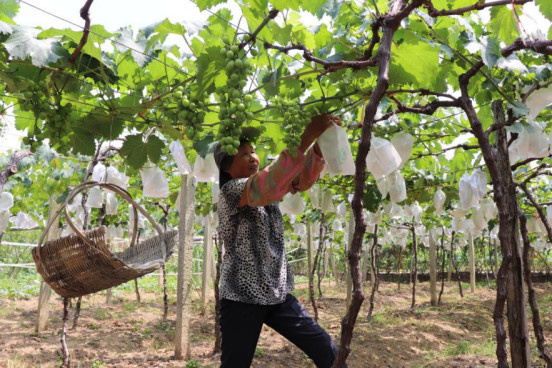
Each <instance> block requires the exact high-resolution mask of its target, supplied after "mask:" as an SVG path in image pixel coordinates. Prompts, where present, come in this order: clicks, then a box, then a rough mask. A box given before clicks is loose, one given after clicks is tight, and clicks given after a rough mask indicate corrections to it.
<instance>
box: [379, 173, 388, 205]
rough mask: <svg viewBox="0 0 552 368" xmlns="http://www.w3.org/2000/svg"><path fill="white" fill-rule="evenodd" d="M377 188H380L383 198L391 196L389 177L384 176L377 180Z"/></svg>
mask: <svg viewBox="0 0 552 368" xmlns="http://www.w3.org/2000/svg"><path fill="white" fill-rule="evenodd" d="M376 186H377V187H378V191H379V192H380V194H381V198H384V199H385V197H387V194H389V182H388V181H387V177H386V176H384V177H382V178H379V179H376Z"/></svg>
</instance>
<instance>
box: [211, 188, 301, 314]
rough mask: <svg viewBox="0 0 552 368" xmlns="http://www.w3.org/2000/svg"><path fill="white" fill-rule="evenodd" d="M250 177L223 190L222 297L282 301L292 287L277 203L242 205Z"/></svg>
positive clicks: (275, 302)
mask: <svg viewBox="0 0 552 368" xmlns="http://www.w3.org/2000/svg"><path fill="white" fill-rule="evenodd" d="M247 180H248V178H242V179H234V180H231V181H229V182H227V183H226V184H224V186H223V187H222V188H221V190H220V198H219V205H218V213H219V230H220V236H221V238H222V242H223V245H224V256H223V260H222V267H221V287H220V297H221V298H224V299H230V300H235V301H239V302H244V303H252V304H262V305H271V304H278V303H282V302H283V301H284V300H285V298H286V295H287V294H288V293H289V292H290V291H292V290H293V288H294V284H293V276H292V274H291V270H290V268H289V265H288V262H287V259H286V252H285V246H284V229H283V227H284V224H283V219H282V213H281V212H280V209H279V208H278V204H277V203H272V204H269V205H267V206H264V207H249V206H244V207H239V203H240V198H241V196H242V193H243V191H244V189H245V185H246V183H247Z"/></svg>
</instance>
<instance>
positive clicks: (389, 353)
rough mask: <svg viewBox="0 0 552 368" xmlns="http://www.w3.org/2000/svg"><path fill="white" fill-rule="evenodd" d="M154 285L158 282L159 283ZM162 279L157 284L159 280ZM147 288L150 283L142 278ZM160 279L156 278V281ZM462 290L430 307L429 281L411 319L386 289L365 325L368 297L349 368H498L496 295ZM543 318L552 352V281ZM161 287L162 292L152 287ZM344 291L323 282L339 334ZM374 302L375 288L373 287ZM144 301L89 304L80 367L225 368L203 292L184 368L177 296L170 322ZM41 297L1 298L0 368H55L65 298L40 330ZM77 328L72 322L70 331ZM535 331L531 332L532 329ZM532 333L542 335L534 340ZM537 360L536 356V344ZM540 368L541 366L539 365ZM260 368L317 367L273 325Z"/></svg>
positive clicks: (77, 355)
mask: <svg viewBox="0 0 552 368" xmlns="http://www.w3.org/2000/svg"><path fill="white" fill-rule="evenodd" d="M149 279H154V277H151V278H149ZM155 279H156V278H155ZM141 282H142V281H141ZM150 282H151V281H150ZM457 287H458V285H457V284H456V283H453V284H450V285H449V284H446V287H445V292H444V294H443V303H442V305H441V306H439V307H432V306H431V305H430V304H429V284H428V283H421V284H418V286H417V295H416V296H417V299H416V300H417V301H418V302H417V308H416V310H415V312H414V313H411V312H410V301H411V288H410V285H407V284H403V285H401V288H400V290H398V289H397V284H396V283H383V284H382V285H381V286H380V291H379V293H377V294H376V301H375V309H374V315H373V319H372V321H371V322H368V321H367V319H366V313H367V310H368V300H366V302H365V303H364V305H363V307H362V309H361V314H360V316H359V318H358V321H357V324H356V329H355V336H354V338H353V344H352V353H351V355H350V357H349V359H348V364H349V367H351V368H361V367H362V368H365V367H393V368H398V367H496V357H495V352H494V350H495V347H496V344H495V342H494V338H493V337H494V326H493V324H492V309H493V306H494V299H495V291H494V290H491V289H488V288H487V287H486V283H485V284H478V287H477V289H476V292H475V293H474V294H471V293H470V292H469V285H467V284H463V287H464V295H465V296H464V298H463V299H462V298H460V296H459V295H458V289H457ZM536 288H537V294H538V300H539V307H540V311H541V319H542V323H543V327H544V331H545V336H546V339H547V342H548V348H549V349H552V344H551V342H552V284H550V283H540V284H537V285H536ZM153 289H155V288H153ZM344 290H345V287H344V286H343V285H341V286H339V287H336V286H335V283H334V282H333V281H324V282H323V286H322V291H323V298H322V299H321V301H320V320H319V323H320V324H321V325H322V326H323V327H324V328H325V329H326V330H327V331H328V332H329V333H330V334H331V335H332V336H333V337H334V338H337V337H338V334H339V331H340V320H341V317H342V316H343V315H344V312H345V292H344ZM295 294H296V296H297V297H298V298H299V300H300V301H301V302H302V303H303V305H304V306H305V307H306V308H307V310H308V311H309V312H312V307H311V306H310V304H309V303H308V300H307V295H308V288H307V285H305V284H299V285H298V287H297V290H296V292H295ZM366 295H367V297H368V295H369V284H368V285H367V287H366ZM141 297H142V301H141V303H138V302H136V297H135V294H134V291H133V289H132V287H131V286H130V284H129V286H126V287H124V288H123V289H122V290H121V289H120V287H119V289H116V291H115V292H114V297H113V299H112V303H111V304H110V305H109V306H106V305H105V296H104V295H102V294H101V293H100V294H96V295H92V296H87V297H85V298H84V299H83V307H82V311H81V317H80V319H79V326H78V328H77V330H76V331H69V335H68V345H69V349H70V351H71V358H72V367H83V368H85V367H92V368H99V367H124V368H129V367H218V362H219V356H218V355H212V354H211V351H212V349H213V344H214V317H213V309H214V306H213V304H211V308H210V312H209V313H208V315H207V316H201V315H200V314H199V293H195V294H194V298H195V300H194V308H193V309H194V315H193V318H192V322H191V325H192V337H191V338H192V344H193V345H192V351H191V354H192V361H188V362H184V361H176V360H173V359H172V358H171V356H172V355H173V353H174V345H173V341H174V336H175V327H174V326H175V322H174V321H175V308H176V305H175V300H174V299H175V295H174V294H172V293H171V294H170V305H169V321H168V323H166V324H163V323H162V321H161V320H162V293H154V292H152V290H151V288H148V287H145V288H142V285H141ZM37 299H38V298H37V296H36V295H31V296H25V297H23V298H22V297H18V296H14V295H11V296H6V295H4V296H2V297H1V299H0V331H2V333H1V334H0V367H10V368H11V367H18V368H19V367H21V368H26V367H55V366H58V358H57V351H58V350H59V348H60V343H59V334H60V330H61V315H62V301H61V299H60V298H53V302H52V305H51V306H52V308H51V313H50V323H49V328H48V330H47V331H46V332H45V333H43V334H40V335H37V334H35V333H34V323H35V318H36V305H37ZM70 325H71V324H70ZM531 330H532V328H531ZM531 335H533V334H531ZM532 351H533V363H534V364H535V363H537V364H542V363H541V361H539V360H538V358H537V351H536V343H535V341H533V342H532ZM534 366H540V365H534ZM252 367H263V368H276V367H314V365H313V364H312V363H310V361H309V360H308V359H307V358H306V356H305V355H304V354H303V353H302V352H301V351H300V350H299V349H297V348H296V347H294V346H293V345H291V344H290V343H288V342H287V341H286V340H285V339H284V338H282V337H281V336H279V335H278V334H277V333H276V332H275V331H273V330H271V329H270V328H268V327H265V328H264V329H263V332H262V334H261V338H260V341H259V344H258V348H257V351H256V354H255V358H254V361H253V365H252Z"/></svg>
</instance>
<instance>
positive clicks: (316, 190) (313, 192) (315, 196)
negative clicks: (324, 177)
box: [307, 184, 322, 209]
mask: <svg viewBox="0 0 552 368" xmlns="http://www.w3.org/2000/svg"><path fill="white" fill-rule="evenodd" d="M320 192H321V189H320V186H319V185H318V184H314V185H313V186H311V187H310V188H309V189H308V190H307V195H308V196H309V198H310V200H311V203H312V208H314V209H320V205H321V203H320V202H321V201H320V198H321V197H322V195H321V193H320Z"/></svg>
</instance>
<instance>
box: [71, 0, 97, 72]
mask: <svg viewBox="0 0 552 368" xmlns="http://www.w3.org/2000/svg"><path fill="white" fill-rule="evenodd" d="M93 1H94V0H86V3H85V4H84V6H83V7H82V8H81V10H80V16H81V18H82V19H84V29H83V31H82V37H81V40H80V42H79V45H78V46H77V48H76V49H75V51H73V53H72V54H71V56H70V57H69V61H68V62H67V66H69V67H70V66H71V65H73V63H74V62H75V60H76V59H77V57H78V56H79V54H80V52H81V50H82V48H83V47H84V45H85V44H86V41H88V34H89V33H90V13H89V12H90V6H91V5H92V2H93Z"/></svg>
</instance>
